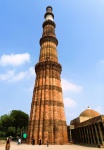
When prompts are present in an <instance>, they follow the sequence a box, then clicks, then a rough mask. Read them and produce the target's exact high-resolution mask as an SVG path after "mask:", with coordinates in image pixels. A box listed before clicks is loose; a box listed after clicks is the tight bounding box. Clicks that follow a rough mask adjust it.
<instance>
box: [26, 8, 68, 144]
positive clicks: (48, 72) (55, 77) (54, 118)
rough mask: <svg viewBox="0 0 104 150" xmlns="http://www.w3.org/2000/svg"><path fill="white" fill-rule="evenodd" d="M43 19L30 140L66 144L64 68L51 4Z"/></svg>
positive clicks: (36, 68)
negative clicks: (61, 75)
mask: <svg viewBox="0 0 104 150" xmlns="http://www.w3.org/2000/svg"><path fill="white" fill-rule="evenodd" d="M44 18H45V21H44V22H43V34H42V38H41V39H40V56H39V62H38V63H37V64H36V65H35V72H36V80H35V86H34V90H33V98H32V103H31V112H30V120H29V127H28V136H27V142H28V143H31V140H32V139H35V144H38V142H39V139H41V142H42V144H46V142H47V140H48V141H49V143H50V144H65V143H67V142H68V138H67V125H66V118H65V112H64V104H63V95H62V87H61V78H60V74H61V71H62V67H61V65H60V64H59V62H58V55H57V49H56V47H57V45H58V40H57V38H56V36H55V26H56V25H55V22H54V14H53V13H52V7H50V6H49V7H47V8H46V13H45V15H44Z"/></svg>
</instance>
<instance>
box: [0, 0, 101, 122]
mask: <svg viewBox="0 0 104 150" xmlns="http://www.w3.org/2000/svg"><path fill="white" fill-rule="evenodd" d="M49 5H50V6H52V7H53V13H54V16H55V18H54V21H55V23H56V30H55V31H56V36H57V39H58V41H59V44H58V46H57V51H58V58H59V63H60V64H61V65H62V73H61V79H62V89H63V99H64V105H65V114H66V120H67V124H69V123H70V120H72V119H73V118H76V117H78V116H79V115H80V113H81V112H82V111H83V110H85V109H86V108H87V107H88V106H89V107H91V108H92V109H94V110H96V111H98V112H99V113H101V114H104V0H15V1H14V0H0V115H3V114H8V113H9V112H10V111H11V110H14V109H15V110H22V111H24V112H26V113H28V114H29V113H30V106H31V101H32V91H33V87H34V83H35V71H34V66H35V64H36V63H37V62H38V59H39V53H40V45H39V40H40V38H41V36H42V31H43V29H42V23H43V21H44V14H45V12H46V7H47V6H49Z"/></svg>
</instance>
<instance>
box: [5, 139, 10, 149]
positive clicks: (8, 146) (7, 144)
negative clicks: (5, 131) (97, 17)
mask: <svg viewBox="0 0 104 150" xmlns="http://www.w3.org/2000/svg"><path fill="white" fill-rule="evenodd" d="M9 149H10V139H9V138H7V140H6V145H5V150H9Z"/></svg>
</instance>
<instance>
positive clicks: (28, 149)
mask: <svg viewBox="0 0 104 150" xmlns="http://www.w3.org/2000/svg"><path fill="white" fill-rule="evenodd" d="M101 149H102V150H104V148H101ZM0 150H5V144H2V145H0ZM10 150H98V148H97V147H86V146H79V145H74V144H73V145H49V146H48V147H47V146H46V145H27V144H20V145H17V144H16V143H11V148H10Z"/></svg>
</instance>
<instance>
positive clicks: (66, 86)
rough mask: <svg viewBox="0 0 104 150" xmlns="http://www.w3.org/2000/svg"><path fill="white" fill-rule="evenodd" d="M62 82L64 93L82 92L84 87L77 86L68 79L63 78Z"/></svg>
mask: <svg viewBox="0 0 104 150" xmlns="http://www.w3.org/2000/svg"><path fill="white" fill-rule="evenodd" d="M61 82H62V89H63V92H66V91H73V92H80V91H81V90H82V86H78V85H75V84H73V83H71V82H69V81H68V80H66V79H63V78H62V79H61Z"/></svg>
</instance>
